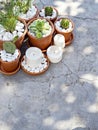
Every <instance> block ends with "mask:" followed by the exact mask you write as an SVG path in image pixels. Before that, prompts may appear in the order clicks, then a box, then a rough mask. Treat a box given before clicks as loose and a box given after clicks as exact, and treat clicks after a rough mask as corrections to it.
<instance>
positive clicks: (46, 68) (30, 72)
mask: <svg viewBox="0 0 98 130" xmlns="http://www.w3.org/2000/svg"><path fill="white" fill-rule="evenodd" d="M44 58H45V59H46V63H47V65H46V67H45V68H43V69H42V70H40V71H39V72H32V71H29V70H27V69H26V68H25V67H24V66H23V65H22V63H23V62H24V63H25V56H24V57H23V58H22V59H21V69H22V70H23V71H24V72H25V73H27V74H29V75H32V76H36V75H40V74H43V73H44V72H45V71H47V70H48V68H49V60H48V58H47V56H45V55H44ZM25 65H27V64H26V63H25Z"/></svg>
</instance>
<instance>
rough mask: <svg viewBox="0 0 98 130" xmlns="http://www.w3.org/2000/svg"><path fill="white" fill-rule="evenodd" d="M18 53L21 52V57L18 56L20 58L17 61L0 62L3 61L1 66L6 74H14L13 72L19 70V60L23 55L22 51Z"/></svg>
mask: <svg viewBox="0 0 98 130" xmlns="http://www.w3.org/2000/svg"><path fill="white" fill-rule="evenodd" d="M18 52H19V55H18V57H17V58H16V59H15V60H13V61H9V62H8V61H3V60H2V59H0V61H1V66H2V68H3V70H4V71H5V72H8V73H9V72H13V71H15V70H16V69H17V68H18V66H19V59H20V56H21V53H20V50H18Z"/></svg>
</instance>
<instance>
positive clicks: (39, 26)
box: [29, 19, 50, 38]
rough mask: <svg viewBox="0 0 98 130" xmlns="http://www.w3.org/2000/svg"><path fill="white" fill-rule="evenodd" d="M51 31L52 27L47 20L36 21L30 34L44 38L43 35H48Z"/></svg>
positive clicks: (30, 28) (30, 27)
mask: <svg viewBox="0 0 98 130" xmlns="http://www.w3.org/2000/svg"><path fill="white" fill-rule="evenodd" d="M49 29H50V25H49V23H48V22H47V21H46V20H42V19H38V20H35V21H34V22H33V23H32V24H31V25H30V26H29V30H30V32H33V33H34V34H35V36H36V38H42V37H43V34H46V33H47V32H48V31H49Z"/></svg>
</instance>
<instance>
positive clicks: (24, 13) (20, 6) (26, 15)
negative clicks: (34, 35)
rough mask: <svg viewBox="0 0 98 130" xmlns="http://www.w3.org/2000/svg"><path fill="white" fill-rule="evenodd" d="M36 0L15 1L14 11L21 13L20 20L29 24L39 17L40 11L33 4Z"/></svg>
mask: <svg viewBox="0 0 98 130" xmlns="http://www.w3.org/2000/svg"><path fill="white" fill-rule="evenodd" d="M33 2H34V0H24V1H23V0H15V1H14V5H15V6H14V11H15V10H18V11H19V15H18V16H19V18H20V19H23V20H25V22H29V21H30V20H31V19H32V18H35V17H37V16H38V9H37V7H36V6H35V5H34V4H33Z"/></svg>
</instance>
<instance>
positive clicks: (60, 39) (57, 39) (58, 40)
mask: <svg viewBox="0 0 98 130" xmlns="http://www.w3.org/2000/svg"><path fill="white" fill-rule="evenodd" d="M54 45H56V46H59V47H61V48H64V47H65V37H64V36H63V35H62V34H56V35H55V36H54Z"/></svg>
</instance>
